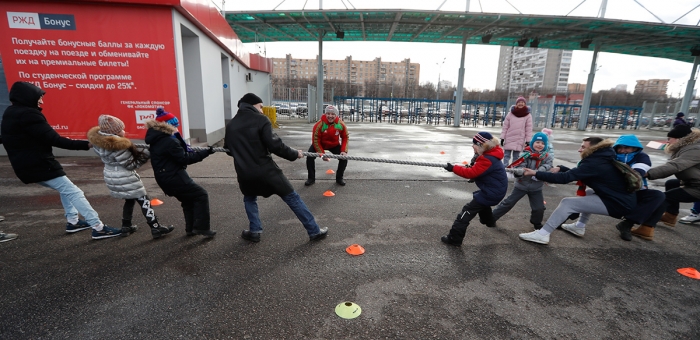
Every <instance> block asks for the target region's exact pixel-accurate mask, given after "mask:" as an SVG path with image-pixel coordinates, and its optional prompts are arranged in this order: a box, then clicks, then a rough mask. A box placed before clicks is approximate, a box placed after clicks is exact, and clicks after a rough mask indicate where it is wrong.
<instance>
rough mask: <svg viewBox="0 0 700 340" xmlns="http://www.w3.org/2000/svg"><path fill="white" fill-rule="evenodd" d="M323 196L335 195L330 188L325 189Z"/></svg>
mask: <svg viewBox="0 0 700 340" xmlns="http://www.w3.org/2000/svg"><path fill="white" fill-rule="evenodd" d="M323 196H326V197H333V196H335V194H334V193H333V192H332V191H330V190H326V192H324V193H323Z"/></svg>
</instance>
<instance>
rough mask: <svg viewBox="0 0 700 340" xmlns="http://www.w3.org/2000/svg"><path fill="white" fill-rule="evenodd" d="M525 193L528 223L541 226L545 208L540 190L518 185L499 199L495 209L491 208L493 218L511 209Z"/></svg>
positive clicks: (496, 218) (501, 215)
mask: <svg viewBox="0 0 700 340" xmlns="http://www.w3.org/2000/svg"><path fill="white" fill-rule="evenodd" d="M525 195H527V198H529V199H530V210H531V212H530V223H532V225H534V226H536V227H537V228H539V227H541V226H542V219H543V218H544V210H545V207H544V196H543V195H542V190H537V191H526V190H523V189H519V188H518V187H515V188H513V191H512V192H511V193H510V196H508V197H506V199H504V200H503V201H501V203H499V204H498V206H497V207H496V209H494V210H493V219H494V220H498V219H499V218H501V217H503V215H505V214H506V213H507V212H509V211H510V209H513V207H514V206H515V204H516V203H518V201H520V199H521V198H523V196H525Z"/></svg>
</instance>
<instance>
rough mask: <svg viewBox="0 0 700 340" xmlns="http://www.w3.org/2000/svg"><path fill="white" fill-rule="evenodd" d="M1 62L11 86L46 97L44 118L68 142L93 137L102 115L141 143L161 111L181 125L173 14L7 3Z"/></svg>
mask: <svg viewBox="0 0 700 340" xmlns="http://www.w3.org/2000/svg"><path fill="white" fill-rule="evenodd" d="M0 56H1V57H2V61H3V65H4V69H5V76H6V78H7V84H8V87H9V86H12V84H13V83H14V82H16V81H27V82H31V83H33V84H35V85H37V86H39V87H41V88H42V89H44V90H45V91H46V95H45V96H44V105H43V106H42V107H43V109H44V110H43V113H44V115H46V118H47V119H48V121H49V124H51V125H52V126H53V127H54V129H56V131H57V132H58V133H60V134H61V135H63V136H65V137H71V138H76V139H84V138H86V137H85V135H86V133H87V131H88V130H89V129H90V128H91V127H93V126H96V125H97V117H99V115H100V114H110V115H113V116H116V117H119V118H120V119H121V120H123V121H124V124H125V125H126V129H125V130H126V136H127V137H129V138H139V139H142V138H144V136H145V130H143V129H144V127H143V122H144V121H145V120H147V119H150V118H154V117H155V110H156V108H157V107H158V106H163V107H164V108H165V109H166V111H169V112H171V113H173V114H174V115H176V116H177V117H178V118H180V104H179V99H178V98H179V97H178V86H177V73H176V67H175V51H174V41H173V24H172V13H171V8H169V7H149V6H119V5H109V4H106V5H91V4H84V5H79V4H65V3H64V4H54V3H46V2H42V3H32V2H16V3H7V2H0Z"/></svg>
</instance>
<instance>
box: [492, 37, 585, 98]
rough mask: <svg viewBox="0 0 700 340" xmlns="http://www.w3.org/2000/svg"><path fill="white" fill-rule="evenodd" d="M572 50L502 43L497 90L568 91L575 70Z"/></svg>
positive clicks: (522, 92) (525, 91) (523, 91)
mask: <svg viewBox="0 0 700 340" xmlns="http://www.w3.org/2000/svg"><path fill="white" fill-rule="evenodd" d="M571 56H572V51H570V50H552V49H546V48H529V47H515V46H501V53H500V56H499V58H498V73H497V79H496V89H500V90H507V91H508V92H509V93H521V94H524V93H527V92H532V91H536V92H539V93H564V92H566V90H567V83H568V81H569V72H570V69H571Z"/></svg>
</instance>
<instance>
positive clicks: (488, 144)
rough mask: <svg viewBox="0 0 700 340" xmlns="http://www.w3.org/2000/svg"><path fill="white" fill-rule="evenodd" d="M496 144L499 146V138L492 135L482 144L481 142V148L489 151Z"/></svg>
mask: <svg viewBox="0 0 700 340" xmlns="http://www.w3.org/2000/svg"><path fill="white" fill-rule="evenodd" d="M497 146H501V140H500V139H499V138H498V137H496V136H494V137H493V138H492V139H491V140H489V141H487V142H486V143H484V144H481V149H482V150H484V152H486V151H489V150H491V149H493V148H495V147H497Z"/></svg>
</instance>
